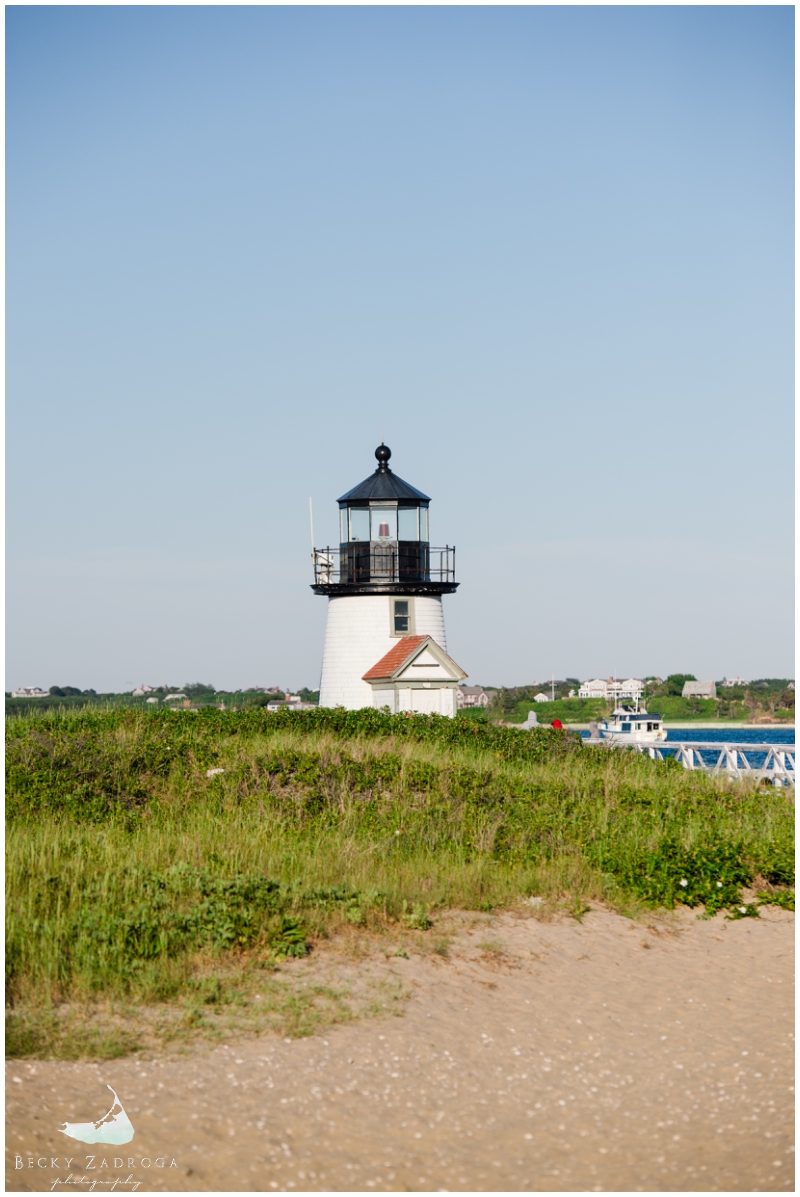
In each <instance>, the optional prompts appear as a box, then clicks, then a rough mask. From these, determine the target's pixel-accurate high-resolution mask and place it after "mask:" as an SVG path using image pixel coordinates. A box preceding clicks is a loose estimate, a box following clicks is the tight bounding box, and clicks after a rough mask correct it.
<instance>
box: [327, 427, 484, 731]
mask: <svg viewBox="0 0 800 1197" xmlns="http://www.w3.org/2000/svg"><path fill="white" fill-rule="evenodd" d="M391 455H392V454H391V450H390V449H389V448H388V447H387V446H386V445H379V447H378V448H377V449H376V450H375V456H376V458H377V459H378V468H377V469H376V470H375V473H374V474H371V475H370V477H369V478H367V479H365V481H364V482H362V483H360V484H359V485H358V486H356V487H354V488H353V490H350V491H348V492H347V494H346V495H342V497H341V499H339V547H338V549H335V548H326V549H315V550H314V585H313V590H314V593H315V594H322V595H325V596H327V599H328V622H327V628H326V631H325V650H324V653H323V658H322V681H321V684H320V695H319V705H320V706H321V707H337V706H342V707H346V708H348V709H349V710H358V709H359V708H360V707H373V706H374V707H386V706H388V708H389V710H390V711H392V712H393V713H394V712H399V711H404V710H405V711H419V712H425V713H435V714H440V715H455V713H456V687H457V685H458V682H459V681H461V680H462V679H463V678H464V677H466V674H465V673H464V671H463V670H462V669H461V668H460V667H459V666H458V665H456V663H455V661H453V660H452V659H451V658H450V657H449V656H448V655H447V641H446V638H445V631H444V612H443V610H442V595H445V594H453V593H454V592H455V590H456V588H457V586H458V583H457V582H456V580H455V548H451V547H450V546H447V547H445V548H431V545H430V540H429V524H428V508H429V504H430V499H429V498H428V496H427V495H424V494H423V493H422V491H419V490H417V489H416V488H415V487H413V486H409V484H408V483H407V482H404V481H403V479H402V478H398V476H397V475H396V474H395V473H393V471H392V470H391V469H390V468H389V464H388V463H389V458H390V457H391Z"/></svg>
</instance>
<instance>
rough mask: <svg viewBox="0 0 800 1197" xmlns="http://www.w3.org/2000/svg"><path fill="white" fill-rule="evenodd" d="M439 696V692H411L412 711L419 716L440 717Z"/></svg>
mask: <svg viewBox="0 0 800 1197" xmlns="http://www.w3.org/2000/svg"><path fill="white" fill-rule="evenodd" d="M439 696H440V691H439V690H412V691H411V702H412V706H411V709H412V711H416V712H417V713H418V714H419V715H440V714H441V713H442V706H441V701H440V697H439Z"/></svg>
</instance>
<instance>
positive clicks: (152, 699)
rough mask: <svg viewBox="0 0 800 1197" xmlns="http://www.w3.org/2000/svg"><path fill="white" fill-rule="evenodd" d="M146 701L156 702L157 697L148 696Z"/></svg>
mask: <svg viewBox="0 0 800 1197" xmlns="http://www.w3.org/2000/svg"><path fill="white" fill-rule="evenodd" d="M147 701H148V702H158V699H157V698H148V699H147Z"/></svg>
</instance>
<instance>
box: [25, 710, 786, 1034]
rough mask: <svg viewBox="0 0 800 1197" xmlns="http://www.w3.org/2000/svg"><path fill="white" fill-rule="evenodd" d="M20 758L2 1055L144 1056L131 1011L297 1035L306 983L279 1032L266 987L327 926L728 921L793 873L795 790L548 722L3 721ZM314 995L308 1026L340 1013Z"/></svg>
mask: <svg viewBox="0 0 800 1197" xmlns="http://www.w3.org/2000/svg"><path fill="white" fill-rule="evenodd" d="M7 755H8V772H7V810H8V818H9V823H8V833H7V887H8V889H7V994H8V999H7V1000H8V1002H9V1005H10V1010H11V1021H10V1024H9V1044H10V1047H9V1050H10V1051H11V1052H12V1054H34V1055H36V1054H39V1055H41V1054H55V1055H69V1054H70V1053H72V1054H74V1053H75V1051H77V1050H80V1051H82V1052H84V1053H90V1054H91V1053H94V1054H105V1055H109V1054H114V1052H115V1051H117V1050H119V1051H124V1050H130V1049H131V1048H132V1047H133V1046H135V1045H136V1042H137V1041H136V1037H135V1035H134V1036H133V1038H131V1035H132V1032H131V1029H130V1028H131V1023H130V1018H129V1017H128V1015H129V1014H130V1011H131V1010H132V1009H142V1008H148V1009H151V1008H152V1009H156V1008H157V1009H158V1010H160V1011H161V1013H160V1014H158V1016H157V1017H156V1016H155V1015H154V1016H153V1018H151V1020H150V1024H148V1025H149V1026H150V1031H149V1032H148V1034H150V1035H151V1039H152V1035H153V1034H155V1036H156V1038H159V1037H160V1038H161V1039H162V1040H164V1039H169V1038H170V1036H174V1035H177V1034H178V1033H179V1032H180V1033H181V1034H182V1033H188V1032H189V1031H192V1030H204V1029H205V1030H209V1031H213V1032H214V1033H222V1032H223V1031H224V1028H225V1026H235V1027H238V1028H239V1030H240V1031H241V1029H242V1028H243V1027H244V1028H247V1027H252V1028H257V1027H263V1026H265V1025H278V1023H276V1022H275V1019H278V1022H280V1021H281V1020H283V1022H282V1023H281V1025H284V1026H285V1025H288V1024H287V1022H286V1019H287V1018H289V1013H287V1011H288V1012H290V1010H291V1008H292V1002H297V1001H300V998H299V997H298V995H297V994H296V993H294V996H293V994H292V993H289V992H288V991H286V992H284V991H280V993H279V992H278V991H276V990H272V991H271V992H273V999H274V1000H273V1008H271V1009H272V1014H271V1015H270V1017H271V1018H272V1021H271V1022H270V1021H269V1019H267V1022H266V1023H265V1022H264V1020H263V1018H262V1020H261V1021H260V1022H259V1020H258V1018H257V1017H256V1013H257V1012H256V1013H254V1011H255V1007H254V1005H253V1003H254V1001H255V998H254V997H253V995H254V994H255V992H256V990H258V991H259V992H261V993H262V1000H263V990H264V988H265V986H266V985H267V982H268V981H269V983H270V984H271V985H274V984H277V983H278V982H277V981H276V979H275V978H274V977H273V973H274V970H275V968H276V966H277V965H278V964H279V962H280V961H281V960H286V959H290V958H292V957H302V956H303V955H304V954H305V953H306V951H307V950H308V949H309V947H313V946H314V944H315V943H318V942H319V941H321V940H322V939H324V938H325V937H326V936H330V935H332V934H334V933H336V932H338V931H346V932H347V933H348V934H349V935H351V936H352V935H353V934H356V935H357V934H359V933H360V932H365V933H370V932H371V933H373V934H379V935H395V936H396V935H397V934H400V933H402V934H403V935H406V936H408V935H416V936H420V937H423V938H424V937H425V936H426V935H427V934H428V928H430V927H431V926H432V925H435V923H436V920H437V917H438V912H442V911H444V910H447V909H454V908H462V909H468V910H469V909H471V910H491V909H494V908H498V907H502V906H505V905H510V904H513V903H515V902H517V901H518V900H519V899H520V897H523V896H529V895H535V894H541V895H544V896H546V897H548V898H549V899H559V898H560V899H562V900H563V901H564V902H565V903H566V908H567V909H568V910H569V911H571V912H572V913H574V914H575V915H576V917H580V914H581V913H582V912H583V911H584V910H585V903H586V900H587V899H593V900H603V901H605V902H608V903H610V904H612V905H615V906H617V907H618V908H620V909H625V910H629V911H634V910H635V909H637V908H638V909H641V908H642V907H645V906H650V907H653V906H659V905H660V906H667V907H670V906H673V905H674V904H675V903H676V902H684V903H687V904H689V905H703V906H705V909H706V910H707V911H713V910H715V909H719V908H721V907H728V908H730V909H735V907H736V906H737V905H738V904H741V902H742V896H741V895H742V887H743V886H746V885H750V884H755V883H757V885H758V886H759V887H760V888H761V890H762V891H763V892H764V893H765V894H767V893H772V892H773V891H774V892H779V893H780V892H785V887H786V886H787V885H790V884H793V882H794V873H793V859H794V857H793V793H791V792H789V791H786V790H775V789H772V788H769V789H766V790H764V789H762V790H758V791H756V790H754V789H750V788H747V787H746V786H744V785H739V784H737V785H731V784H729V783H727V782H726V781H722V780H720V781H715V780H713V779H710V778H708V777H706V776H704V775H702V774H699V773H687V772H685V771H684V770H683V769H682V768H681V767H680V766H676V765H673V764H671V763H669V762H659V761H651V760H649V758H647V757H642V756H634V755H629V754H627V753H624V752H600V751H598V750H594V749H592V748H587V747H586V746H585V745H583V744H582V743H581V742H580V741H579V740H578V738H577V737H575V736H568V735H566V734H565V733H560V732H552V731H548V730H544V731H538V732H534V733H525V732H519V731H516V730H513V729H504V728H496V727H493V726H492V725H491V724H488V723H483V722H478V721H471V720H444V719H439V718H437V717H435V716H431V717H422V716H417V717H413V718H407V717H403V716H386V715H382V714H380V713H378V712H369V711H365V712H345V711H326V710H317V711H309V712H302V713H294V714H290V713H286V714H283V713H280V714H274V715H270V714H267V713H265V712H263V711H252V712H241V713H238V714H235V713H220V712H218V711H207V712H201V713H199V714H190V713H183V712H167V711H164V712H155V713H150V712H147V713H139V712H133V711H115V712H94V713H79V714H59V715H52V716H47V715H40V716H38V717H33V718H27V719H12V720H9V721H8V724H7ZM212 768H213V769H218V770H223V772H218V773H216V774H215V775H214V776H212V777H210V778H209V777H208V776H207V772H208V770H209V769H212ZM782 901H783V899H782ZM434 934H435V932H434ZM437 942H438V941H437ZM220 978H222V979H220ZM225 978H227V979H225ZM270 978H271V980H270ZM220 987H221V988H220ZM293 992H294V991H293ZM281 993H282V994H283V996H282V997H281V996H280V994H281ZM226 994H227V995H229V996H230V995H232V994H233V995H236V994H238V995H239V996H238V997H230V1000H228V999H227V998H226V997H225V995H226ZM303 1000H304V1001H305V1002H306V1005H305V1006H303V1010H304V1014H303V1018H299V1016H298V1022H297V1025H298V1026H304V1027H306V1028H307V1029H308V1028H311V1027H313V1025H314V1024H315V1019H320V1018H321V1019H323V1021H324V1020H328V1021H330V1019H332V1018H334V1017H345V1016H349V1014H348V1013H347V1011H349V1010H350V1006H349V1005H348V1003H347V1002H346V1001H345V1000H344V998H341V999H340V998H338V997H331V995H330V994H328V995H327V996H326V995H325V994H323V993H319V994H316V996H314V995H312V999H311V1000H309V998H308V993H306V995H305V998H304V999H303ZM301 1005H302V1002H301ZM223 1008H224V1009H223ZM261 1009H262V1010H263V1009H265V1008H264V1007H261ZM224 1010H227V1011H228V1014H225V1015H224V1016H223V1014H224ZM91 1011H94V1015H93V1016H90V1012H91ZM120 1011H122V1014H120ZM126 1011H127V1012H128V1013H127V1014H126V1013H125V1012H126ZM164 1011H167V1013H164ZM209 1011H210V1013H209ZM231 1011H233V1014H236V1017H235V1018H233V1014H231V1013H230V1012H231ZM237 1011H238V1014H237V1013H236V1012H237ZM248 1011H249V1013H247V1012H248ZM65 1012H66V1013H65ZM176 1012H177V1013H176ZM276 1012H277V1013H276ZM228 1015H230V1018H233V1021H232V1022H231V1021H230V1018H229V1017H228ZM226 1018H228V1022H227V1023H226ZM159 1019H160V1020H161V1023H160V1024H159ZM154 1020H155V1021H154ZM156 1024H159V1025H160V1030H159V1029H158V1026H156ZM153 1026H156V1030H155V1031H153V1029H152V1028H153ZM76 1045H77V1047H76Z"/></svg>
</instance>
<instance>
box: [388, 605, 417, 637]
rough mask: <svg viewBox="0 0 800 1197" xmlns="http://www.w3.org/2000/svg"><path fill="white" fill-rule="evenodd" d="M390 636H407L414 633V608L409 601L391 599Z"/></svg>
mask: <svg viewBox="0 0 800 1197" xmlns="http://www.w3.org/2000/svg"><path fill="white" fill-rule="evenodd" d="M391 605H392V608H391V609H392V634H393V635H394V636H407V635H408V633H409V632H413V631H414V608H413V605H412V600H411V599H392V600H391Z"/></svg>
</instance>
